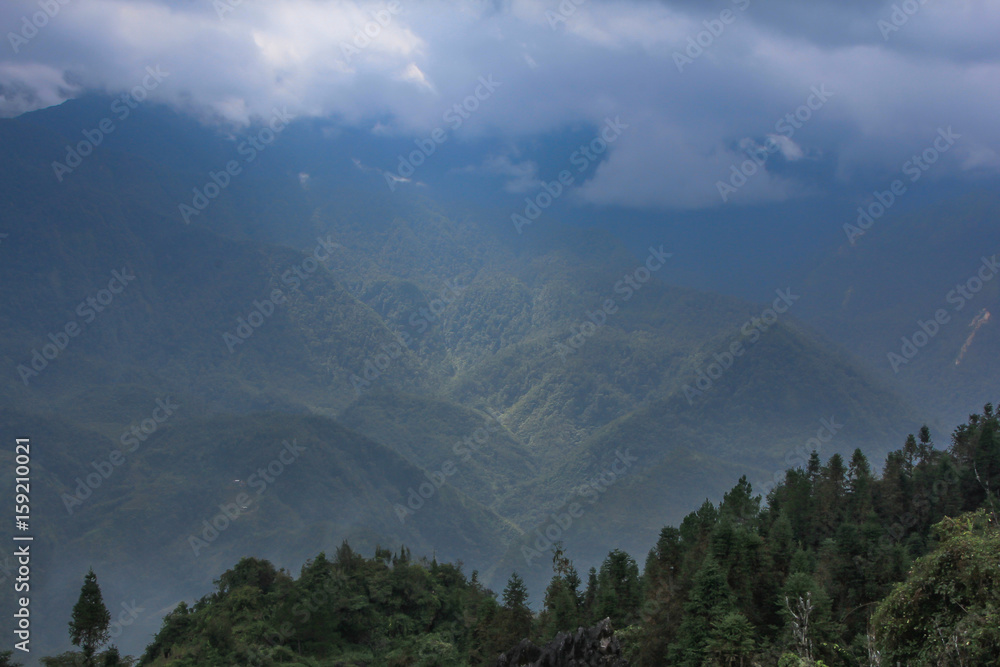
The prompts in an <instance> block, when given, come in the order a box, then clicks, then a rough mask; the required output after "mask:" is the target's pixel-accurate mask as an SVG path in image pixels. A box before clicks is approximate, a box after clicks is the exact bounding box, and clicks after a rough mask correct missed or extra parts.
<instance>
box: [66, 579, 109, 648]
mask: <svg viewBox="0 0 1000 667" xmlns="http://www.w3.org/2000/svg"><path fill="white" fill-rule="evenodd" d="M110 625H111V613H110V612H108V608H107V607H105V606H104V598H103V597H102V596H101V587H100V586H98V585H97V575H96V574H94V570H93V569H91V570H90V571H89V572H87V576H85V577H84V579H83V586H82V587H81V588H80V599H79V600H77V602H76V604H75V605H74V606H73V617H72V619H71V620H70V622H69V636H70V640H72V642H73V644H74V646H79V647H80V648H82V649H83V656H84V661H85V664H86V665H87V667H93V665H95V662H94V654H95V653H97V649H99V648H100V647H101V646H102V645H103V644H104V643H105V642H107V641H108V639H109V637H110V635H109V633H108V628H109V627H110Z"/></svg>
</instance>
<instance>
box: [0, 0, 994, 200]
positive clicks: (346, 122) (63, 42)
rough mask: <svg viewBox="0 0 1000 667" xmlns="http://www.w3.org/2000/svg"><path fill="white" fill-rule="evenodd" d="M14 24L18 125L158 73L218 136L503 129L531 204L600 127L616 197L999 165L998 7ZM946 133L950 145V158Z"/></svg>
mask: <svg viewBox="0 0 1000 667" xmlns="http://www.w3.org/2000/svg"><path fill="white" fill-rule="evenodd" d="M39 26H40V27H39ZM0 29H2V35H3V43H2V44H0V116H4V117H12V116H17V115H19V114H21V113H24V112H27V111H31V110H34V109H38V108H43V107H47V106H51V105H54V104H58V103H61V102H62V101H64V100H66V99H69V98H73V97H78V96H80V95H82V94H84V93H86V92H88V91H99V92H106V93H109V94H122V93H126V92H127V91H130V90H134V89H135V88H136V87H137V86H138V87H140V88H142V90H141V91H140V93H139V94H141V95H142V96H143V97H145V98H147V99H148V100H149V101H150V102H160V103H165V104H168V105H170V106H172V107H174V108H176V109H179V110H181V111H182V112H184V113H188V114H191V115H192V116H194V117H196V118H198V119H199V120H201V121H202V122H204V123H207V124H212V125H218V126H220V127H221V128H245V127H248V126H254V125H257V124H261V123H267V122H268V121H269V120H270V119H271V118H272V117H273V116H274V114H275V113H276V110H278V111H282V112H287V113H290V114H292V115H294V116H295V117H297V118H309V117H313V118H322V119H327V120H329V122H330V125H331V127H332V128H336V127H338V126H341V127H350V128H354V129H356V130H361V131H365V132H371V133H372V134H373V135H379V136H395V137H406V138H412V139H413V140H414V141H415V142H416V141H424V142H426V141H428V140H433V139H432V137H433V136H434V133H435V131H439V132H444V133H446V136H448V137H449V138H452V137H453V138H454V140H455V141H474V140H476V139H477V138H478V139H481V138H483V137H488V138H489V139H490V140H491V141H490V142H489V143H488V145H489V146H490V149H489V151H488V152H487V153H485V154H483V155H481V156H477V158H476V159H475V160H473V161H472V162H471V163H470V164H468V165H467V167H465V169H466V170H468V171H482V172H483V173H485V174H494V175H499V176H501V177H502V178H503V179H504V181H505V188H506V189H507V190H508V191H509V192H527V193H529V194H530V193H531V192H532V191H537V190H538V188H539V187H540V186H541V185H542V180H544V179H546V178H552V177H554V175H552V174H545V173H540V171H539V165H538V164H536V163H535V162H534V161H533V160H531V159H530V158H529V157H526V149H527V147H529V146H532V145H537V144H538V143H539V142H545V141H546V140H547V138H549V137H555V136H559V135H560V133H564V132H567V131H571V132H577V133H580V132H583V133H584V134H587V132H592V133H593V137H594V142H595V143H594V144H593V146H594V150H595V151H597V150H600V153H599V155H597V158H598V159H596V160H594V162H593V166H591V167H590V169H589V171H588V172H587V173H586V175H585V177H584V178H583V179H581V181H579V182H578V183H577V190H576V196H578V197H580V198H581V199H583V200H584V201H586V202H589V203H593V204H597V205H606V206H625V207H633V208H639V209H646V210H698V209H711V208H714V207H720V206H726V205H741V204H753V203H761V202H778V201H784V200H788V199H794V198H796V197H801V196H806V195H809V194H811V193H815V192H817V191H822V190H823V189H824V188H829V187H832V186H833V185H835V184H836V185H841V186H842V185H844V184H850V183H852V182H855V181H857V182H861V181H864V182H870V181H872V179H874V180H875V181H876V182H878V179H885V183H886V187H888V186H889V182H890V181H891V180H892V179H894V178H897V177H899V176H900V174H902V173H903V170H904V168H905V165H906V164H907V161H908V160H911V159H912V158H913V156H914V155H918V156H919V155H922V154H924V152H925V151H929V152H928V153H927V155H928V156H929V157H933V158H934V162H933V164H928V165H925V166H926V167H927V169H926V174H927V177H928V179H931V178H935V179H945V178H947V179H966V180H975V179H983V178H992V177H995V176H996V175H997V171H998V169H1000V123H998V122H997V110H998V109H1000V40H998V39H997V35H1000V3H998V2H996V1H995V0H992V1H990V0H954V1H951V2H947V1H944V0H929V1H926V2H921V1H920V0H907V1H906V2H877V1H871V0H835V1H829V2H828V1H827V0H815V1H812V2H808V3H803V2H800V1H797V0H771V1H769V2H766V3H765V2H764V1H763V0H720V1H718V2H703V1H695V0H676V1H672V2H671V1H664V2H655V1H652V0H614V1H612V0H562V1H561V2H560V1H557V0H509V1H506V2H504V1H500V0H497V1H494V2H485V1H478V0H454V1H452V2H443V1H438V0H427V1H417V0H394V1H392V2H331V1H325V0H288V1H281V0H273V1H268V2H265V1H264V0H242V1H240V0H173V1H167V0H148V1H145V0H127V1H126V0H5V1H4V3H2V4H0ZM147 68H153V71H156V72H159V73H160V76H159V77H158V79H157V80H156V83H155V86H150V85H149V84H150V83H151V81H153V80H152V79H150V78H149V74H148V72H149V69H147ZM144 82H145V83H144ZM456 105H459V109H458V110H457V111H456V108H455V107H456ZM285 110H287V111H285ZM609 124H613V125H614V126H615V127H616V128H618V130H617V134H616V135H615V137H614V139H613V140H608V141H607V142H602V141H600V140H598V137H599V136H601V133H602V131H604V129H603V128H606V127H608V126H609ZM948 128H951V129H950V130H949V129H948ZM438 136H441V135H440V134H438ZM608 136H610V135H608ZM939 136H949V137H953V138H954V140H952V141H951V142H950V143H948V142H947V141H938V144H937V145H938V149H933V147H934V146H935V143H934V142H935V141H936V140H937V138H938V137H939ZM429 138H430V139H429ZM946 143H947V149H944V150H939V149H940V148H941V147H942V146H944V145H945V144H946ZM415 145H416V144H415ZM932 149H933V150H932ZM752 155H756V156H757V157H758V162H759V163H760V164H758V165H756V166H757V168H754V166H755V165H752V164H747V163H746V161H747V160H748V159H749V158H750V157H751V156H752ZM357 157H358V159H359V162H360V164H359V166H360V167H365V168H370V167H374V168H377V169H385V170H390V169H394V168H395V165H391V164H376V165H370V166H368V165H365V159H366V156H357ZM566 165H567V168H570V165H571V156H570V155H569V154H568V155H567V156H566ZM734 169H735V170H736V171H734ZM740 169H742V172H743V175H744V176H747V173H748V172H752V173H750V175H749V176H747V177H746V178H744V179H741V178H740V176H739V175H737V173H736V172H738V171H740ZM921 170H922V172H923V167H921ZM727 186H728V187H727ZM729 188H732V189H731V190H730V189H729Z"/></svg>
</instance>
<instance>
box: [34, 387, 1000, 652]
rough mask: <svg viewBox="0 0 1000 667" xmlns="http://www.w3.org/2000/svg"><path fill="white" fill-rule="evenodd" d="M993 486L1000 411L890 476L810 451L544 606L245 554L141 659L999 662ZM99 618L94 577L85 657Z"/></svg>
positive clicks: (365, 570) (914, 451)
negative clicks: (569, 654)
mask: <svg viewBox="0 0 1000 667" xmlns="http://www.w3.org/2000/svg"><path fill="white" fill-rule="evenodd" d="M997 488H1000V417H998V415H997V413H996V412H994V409H993V406H992V405H986V406H985V408H984V410H983V412H982V414H979V415H972V416H970V418H969V420H968V422H967V423H966V424H964V425H962V426H960V427H959V428H958V429H956V430H955V432H954V435H953V437H952V443H951V446H950V447H949V449H948V450H940V449H937V448H935V447H934V444H933V443H932V442H931V439H930V435H929V431H928V430H927V429H926V428H924V429H921V431H920V433H919V435H918V436H916V437H914V436H910V437H909V438H907V440H906V442H905V443H904V446H903V448H902V449H899V450H897V451H894V452H892V453H890V454H889V456H888V459H887V461H886V465H885V468H884V470H883V472H882V474H881V475H876V474H874V473H873V472H872V469H871V466H870V464H869V462H868V460H867V459H866V457H865V455H864V454H863V453H862V452H861V451H860V450H858V451H855V452H854V454H853V456H852V457H851V459H850V461H848V462H845V461H844V460H843V458H842V457H841V456H840V455H837V454H835V455H833V456H831V457H830V458H829V460H828V461H826V463H822V462H821V461H820V459H819V457H818V455H816V454H815V453H813V455H812V457H811V458H810V459H809V461H808V463H807V465H806V466H805V467H804V468H796V469H791V470H788V471H787V472H786V476H785V479H784V481H783V482H782V483H780V484H779V485H778V486H777V487H776V488H774V489H773V490H772V491H771V492H770V493H769V494H768V496H767V498H766V501H765V499H763V498H761V496H759V495H754V493H753V489H752V488H751V486H750V484H749V483H748V482H747V480H746V478H745V477H744V478H742V479H740V481H739V482H738V483H737V484H736V486H735V487H733V489H732V490H731V491H729V492H728V493H727V494H725V496H724V498H723V499H722V501H721V502H720V503H718V504H717V505H716V504H712V503H710V502H708V501H706V502H705V503H704V504H703V505H702V507H701V508H699V509H698V510H697V511H695V512H692V513H691V514H689V515H688V516H687V517H685V518H684V520H683V521H682V522H681V524H680V526H679V527H672V526H668V527H665V528H663V530H662V531H661V533H660V536H659V539H658V540H657V543H656V544H655V545H654V547H653V548H652V549H651V550H650V552H649V554H648V556H647V558H646V562H645V567H644V568H643V571H642V573H641V574H640V571H639V567H638V565H637V563H636V561H635V560H634V559H633V558H632V557H631V556H630V555H629V554H627V553H625V552H623V551H620V550H617V549H616V550H614V551H612V552H611V553H609V554H608V556H607V558H606V559H605V560H604V562H603V563H602V565H601V567H600V568H599V569H597V568H592V569H591V570H590V572H589V573H588V577H587V582H586V584H584V582H583V581H582V579H581V577H580V576H579V574H578V573H577V570H576V568H575V567H574V565H573V563H572V562H571V560H570V559H569V558H568V557H567V555H566V553H565V550H564V548H563V546H562V545H561V544H558V543H557V544H556V545H555V546H554V547H553V549H552V568H553V577H552V579H551V582H550V583H549V585H548V587H547V588H546V590H545V595H544V600H543V603H542V608H541V609H540V610H539V612H538V613H537V614H535V613H532V611H531V610H530V609H529V607H528V590H527V587H526V586H525V583H524V581H523V580H522V578H521V577H520V576H519V575H518V574H517V573H514V574H513V575H511V577H510V579H509V580H508V582H507V585H506V587H505V589H504V590H503V594H502V597H501V600H500V601H497V598H496V595H495V594H494V593H493V592H492V591H490V590H488V589H487V588H485V587H484V586H483V585H482V584H480V582H479V580H478V573H477V572H473V573H472V575H471V577H466V576H465V575H464V574H463V572H462V566H461V563H458V564H454V565H452V564H442V563H439V562H437V560H431V561H427V560H426V559H421V560H419V561H415V560H413V559H412V558H411V556H410V552H409V551H408V550H407V549H405V548H402V549H401V550H400V551H399V552H396V553H393V552H392V551H390V550H387V549H383V548H381V547H377V548H376V549H375V555H374V557H372V558H365V557H363V556H362V555H360V554H358V553H357V552H355V551H354V550H353V549H352V548H351V547H350V546H349V545H348V544H347V543H346V542H345V543H344V544H343V545H342V546H341V547H340V548H339V549H338V550H337V552H336V554H335V557H334V558H333V559H332V560H328V559H327V557H326V556H325V555H324V554H322V553H321V554H320V555H319V556H318V557H316V558H315V559H313V560H311V561H309V562H307V563H306V564H305V565H304V566H303V567H302V571H301V573H300V576H299V578H298V579H293V578H292V577H291V576H290V575H289V573H287V572H285V571H283V570H276V569H275V568H274V566H273V565H271V564H270V563H269V562H268V561H265V560H259V559H255V558H244V559H242V560H241V561H240V562H239V563H238V564H237V565H236V567H235V568H233V569H232V570H229V571H227V572H226V573H225V574H223V575H222V576H221V577H220V578H219V579H218V580H217V581H216V590H215V592H214V593H212V594H211V595H208V596H206V597H203V598H202V599H200V600H198V601H197V602H196V603H195V604H194V605H191V606H188V605H187V604H186V603H184V602H182V603H180V604H179V605H178V606H177V608H176V609H175V610H174V611H173V612H171V613H170V614H169V615H167V617H166V618H165V619H164V621H163V626H162V628H161V630H160V632H159V633H158V634H157V635H156V637H155V639H154V640H153V642H152V643H151V644H150V645H149V646H148V648H147V649H146V652H145V654H144V655H143V656H142V658H141V661H140V664H142V665H178V666H182V665H233V664H254V665H277V664H296V665H305V666H310V667H324V666H327V665H363V664H365V665H366V664H379V665H421V666H431V665H489V664H492V663H493V661H494V660H495V658H496V656H497V655H498V654H499V653H500V652H502V651H505V650H507V649H509V648H511V647H512V646H513V645H515V644H516V643H517V642H518V641H520V640H521V639H524V638H530V639H532V640H533V641H535V642H536V643H539V642H545V641H547V640H549V639H551V638H552V637H554V636H555V635H556V634H557V633H558V632H560V631H565V630H574V629H575V628H577V627H578V626H581V625H590V624H593V623H595V622H597V621H598V620H600V619H603V618H610V619H611V620H612V623H613V626H614V627H615V628H616V629H617V630H618V634H619V636H620V639H621V641H622V644H623V650H624V651H625V653H626V655H627V656H628V657H629V659H630V660H631V661H632V662H633V664H636V665H677V666H682V667H713V666H716V665H727V666H729V665H739V666H747V667H749V666H750V665H778V666H779V667H806V666H820V665H822V666H828V667H835V666H843V667H854V666H866V667H867V666H873V665H892V664H907V665H913V666H916V665H944V664H948V665H952V664H954V665H979V664H987V663H988V662H989V660H990V659H991V658H992V657H994V656H996V655H998V654H1000V629H998V628H1000V567H998V566H1000V522H998V515H997V508H998V507H1000V499H998V497H997V493H996V489H997ZM102 608H103V603H102V602H101V599H100V589H99V588H98V587H97V584H96V577H95V576H94V575H93V573H92V572H91V573H89V574H88V575H87V578H86V580H85V583H84V587H83V590H82V591H81V597H80V602H79V603H78V605H77V607H76V608H75V609H74V616H73V623H72V624H71V628H72V629H73V630H72V631H73V633H74V634H73V638H74V642H75V643H77V644H78V645H82V646H83V648H84V659H85V660H89V659H90V658H89V657H88V656H92V655H93V653H94V650H95V649H96V647H98V646H99V645H100V644H101V643H102V642H103V641H104V640H106V635H103V634H102V630H101V628H102V627H103V628H104V629H105V631H106V627H107V623H106V610H104V613H103V614H102V613H101V609H102ZM102 619H104V620H103V621H102ZM102 623H103V626H102ZM88 647H89V653H88ZM109 659H110V658H109ZM53 660H54V659H49V662H47V663H46V664H49V665H60V664H92V663H90V662H86V663H75V662H57V661H53ZM103 664H107V665H112V664H119V663H116V662H104V663H103ZM121 664H127V663H124V662H123V663H121Z"/></svg>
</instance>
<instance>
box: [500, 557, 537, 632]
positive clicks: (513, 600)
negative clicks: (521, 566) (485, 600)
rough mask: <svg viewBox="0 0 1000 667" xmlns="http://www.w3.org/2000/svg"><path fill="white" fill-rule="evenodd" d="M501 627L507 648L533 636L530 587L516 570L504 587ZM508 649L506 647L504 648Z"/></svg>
mask: <svg viewBox="0 0 1000 667" xmlns="http://www.w3.org/2000/svg"><path fill="white" fill-rule="evenodd" d="M500 616H501V622H500V625H501V629H502V636H503V639H504V641H505V642H506V643H507V648H510V647H512V646H514V645H515V644H517V643H518V642H519V641H521V640H522V639H526V638H528V637H530V636H531V622H532V615H531V609H529V608H528V588H527V587H526V586H525V585H524V580H523V579H521V575H519V574H518V573H517V572H514V573H512V574H511V575H510V579H508V580H507V586H506V587H505V588H504V589H503V609H502V610H501V615H500ZM504 650H506V649H504Z"/></svg>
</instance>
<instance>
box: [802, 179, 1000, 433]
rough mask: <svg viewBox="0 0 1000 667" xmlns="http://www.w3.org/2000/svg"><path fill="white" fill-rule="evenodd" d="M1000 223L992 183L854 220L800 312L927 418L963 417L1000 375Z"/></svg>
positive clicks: (814, 277) (808, 285)
mask: <svg viewBox="0 0 1000 667" xmlns="http://www.w3.org/2000/svg"><path fill="white" fill-rule="evenodd" d="M876 203H877V202H876ZM874 210H876V211H877V209H874ZM863 212H864V211H863ZM855 217H861V214H859V213H857V212H855ZM862 220H863V222H864V219H862ZM998 221H1000V197H998V196H997V195H996V193H995V192H993V191H979V192H973V193H970V194H965V195H963V196H960V197H953V198H948V199H946V200H945V201H942V202H939V203H937V204H936V205H931V206H927V207H923V208H921V209H919V210H916V211H914V210H909V211H904V212H898V213H897V212H896V211H895V210H893V209H890V210H889V212H887V213H886V214H885V216H884V217H883V218H879V219H877V220H875V221H874V222H872V223H871V224H870V226H869V227H868V229H867V231H866V230H862V229H861V228H860V227H857V224H856V221H854V220H852V221H851V224H852V226H853V227H855V228H856V229H857V231H858V232H863V234H862V235H860V236H859V235H857V232H855V233H853V234H852V236H853V242H848V241H847V240H846V239H845V240H843V242H842V243H841V245H840V247H839V248H837V250H836V252H833V253H831V254H830V255H829V256H828V257H827V258H826V259H825V260H824V261H822V262H821V263H819V264H818V265H817V266H815V267H813V269H812V270H811V271H810V273H809V275H808V277H807V279H806V280H805V281H804V284H803V293H804V294H805V295H806V298H804V299H803V308H802V317H803V318H805V319H807V320H808V321H809V322H810V323H811V324H812V325H813V326H815V327H816V328H818V329H820V330H822V331H824V332H825V333H826V334H827V336H828V337H829V338H830V339H831V340H833V341H835V342H837V343H839V344H840V345H842V346H843V347H844V348H846V349H850V350H852V351H854V352H855V353H856V354H857V355H858V356H859V357H861V358H862V359H863V360H865V361H866V362H868V365H870V367H871V368H872V369H873V370H875V371H876V372H877V373H878V374H880V375H881V376H882V377H883V378H885V379H886V380H888V381H889V382H891V383H892V386H893V387H894V389H895V390H896V391H897V392H899V393H900V394H901V395H903V396H906V397H907V398H909V399H910V400H911V401H912V402H913V403H914V404H916V405H919V406H920V408H921V411H922V412H923V413H924V414H926V415H928V417H933V418H934V419H935V420H936V421H937V422H938V423H940V424H951V423H955V422H958V421H961V420H962V419H964V418H965V417H967V416H968V415H969V414H971V413H973V412H974V411H975V410H977V409H978V407H979V404H980V403H982V402H983V400H984V399H983V397H984V396H988V395H989V392H990V391H993V389H994V388H995V386H996V377H997V374H998V373H1000V361H998V360H997V355H996V351H997V350H998V349H1000V331H998V326H997V322H996V315H997V313H998V312H1000V280H996V278H997V274H998V272H1000V265H998V264H997V258H998V251H1000V225H998V224H997V222H998Z"/></svg>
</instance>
